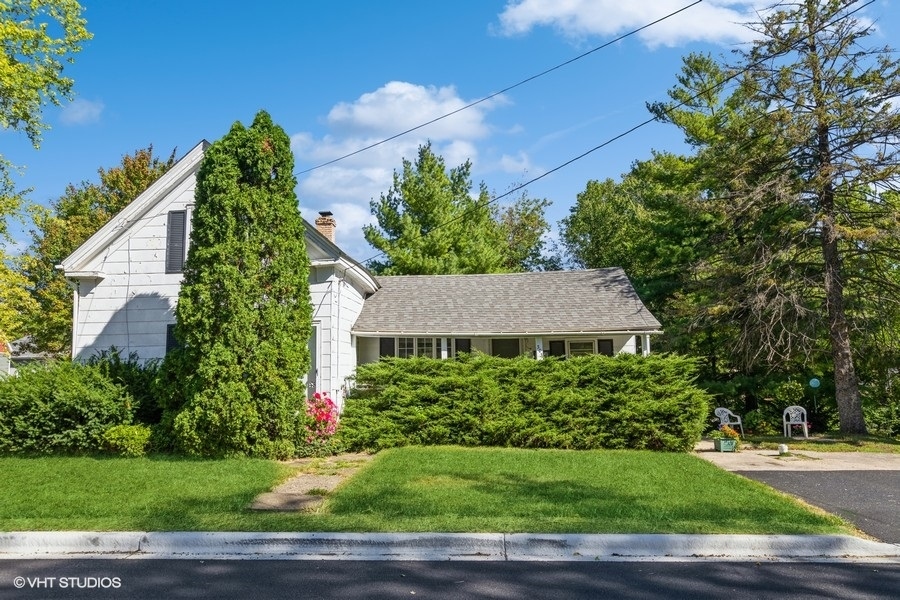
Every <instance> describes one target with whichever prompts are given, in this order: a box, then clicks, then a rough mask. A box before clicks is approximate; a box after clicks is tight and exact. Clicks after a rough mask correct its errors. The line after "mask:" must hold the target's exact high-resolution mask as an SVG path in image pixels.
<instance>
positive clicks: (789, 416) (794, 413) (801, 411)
mask: <svg viewBox="0 0 900 600" xmlns="http://www.w3.org/2000/svg"><path fill="white" fill-rule="evenodd" d="M782 422H783V423H784V437H791V430H792V429H793V428H794V425H802V426H803V437H805V438H808V437H809V429H807V427H806V409H805V408H803V407H802V406H788V407H787V408H786V409H784V415H783V416H782Z"/></svg>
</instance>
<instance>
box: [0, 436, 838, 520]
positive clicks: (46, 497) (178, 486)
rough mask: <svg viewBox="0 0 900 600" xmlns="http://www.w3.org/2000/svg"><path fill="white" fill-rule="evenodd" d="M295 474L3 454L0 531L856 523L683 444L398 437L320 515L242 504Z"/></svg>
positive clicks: (259, 467)
mask: <svg viewBox="0 0 900 600" xmlns="http://www.w3.org/2000/svg"><path fill="white" fill-rule="evenodd" d="M289 472H290V471H289V469H288V468H287V467H285V466H283V465H280V464H277V463H272V462H267V461H261V460H219V461H199V460H195V461H192V460H184V459H173V458H144V459H119V458H108V459H97V458H63V457H44V458H0V477H2V479H0V481H2V485H0V530H5V531H22V530H158V531H170V530H210V531H215V530H219V531H221V530H232V531H398V532H400V531H404V532H415V531H448V532H479V531H480V532H566V533H579V532H580V533H771V534H775V533H782V534H799V533H848V532H849V531H850V530H849V528H847V527H846V526H845V524H844V523H843V522H842V521H841V520H839V519H837V518H836V517H832V516H829V515H822V514H817V513H815V512H812V511H810V510H808V509H806V508H804V507H802V506H800V505H799V504H798V503H796V502H794V501H792V500H790V499H788V498H787V497H785V496H783V495H781V494H778V493H776V492H774V491H772V490H770V489H769V488H767V487H765V486H763V485H761V484H758V483H756V482H753V481H749V480H747V479H744V478H742V477H739V476H737V475H734V474H732V473H727V472H725V471H722V470H720V469H718V468H716V467H714V466H713V465H711V464H709V463H707V462H706V461H704V460H702V459H699V458H697V457H694V456H690V455H686V454H667V453H651V452H637V451H580V452H576V451H556V450H513V449H462V448H447V447H438V448H401V449H394V450H388V451H384V452H382V453H380V454H379V455H378V456H376V457H375V459H374V460H373V461H372V462H371V463H370V464H368V465H367V466H366V467H364V468H363V469H362V470H361V471H360V472H359V473H358V474H357V475H356V476H354V477H353V478H352V479H350V480H349V481H347V482H346V483H345V484H344V485H343V486H342V487H340V488H339V489H338V490H337V491H336V492H335V493H334V494H332V495H331V496H330V498H329V500H328V502H327V503H326V505H325V506H324V507H323V508H322V509H320V510H319V511H318V512H316V513H311V514H299V513H297V514H277V513H258V512H254V511H250V510H248V509H246V508H245V507H246V506H247V504H248V503H249V502H250V500H251V499H252V498H253V497H254V496H255V495H256V494H257V493H259V492H262V491H265V490H267V489H269V488H270V487H272V486H273V485H274V484H275V483H276V482H278V481H280V480H282V479H283V478H284V477H285V476H286V475H287V474H288V473H289Z"/></svg>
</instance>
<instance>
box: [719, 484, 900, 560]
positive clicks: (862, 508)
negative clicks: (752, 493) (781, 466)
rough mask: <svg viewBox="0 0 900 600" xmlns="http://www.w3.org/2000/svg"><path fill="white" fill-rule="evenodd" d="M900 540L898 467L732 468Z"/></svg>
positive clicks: (867, 530) (861, 526) (880, 536)
mask: <svg viewBox="0 0 900 600" xmlns="http://www.w3.org/2000/svg"><path fill="white" fill-rule="evenodd" d="M736 472H737V473H739V474H741V475H743V476H744V477H748V478H750V479H755V480H756V481H761V482H763V483H765V484H767V485H770V486H772V487H773V488H775V489H776V490H781V491H782V492H786V493H788V494H791V495H793V496H797V497H798V498H802V499H803V500H805V501H806V502H808V503H809V504H812V505H815V506H818V507H819V508H823V509H825V510H827V511H828V512H830V513H832V514H835V515H838V516H840V517H843V518H845V519H847V520H848V521H850V522H851V523H853V524H854V525H856V526H857V527H858V528H859V529H860V530H861V531H864V532H865V533H867V534H869V535H870V536H872V537H874V538H876V539H879V540H881V541H882V542H889V543H892V544H900V471H736Z"/></svg>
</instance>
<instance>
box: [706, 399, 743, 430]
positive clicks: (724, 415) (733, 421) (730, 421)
mask: <svg viewBox="0 0 900 600" xmlns="http://www.w3.org/2000/svg"><path fill="white" fill-rule="evenodd" d="M713 412H714V413H715V414H716V417H718V419H719V425H720V426H722V425H737V426H738V427H739V428H740V430H741V437H743V436H744V424H743V423H741V418H740V417H739V416H737V415H736V414H734V413H733V412H731V411H730V410H728V409H727V408H725V407H724V406H720V407H719V408H717V409H716V410H714V411H713Z"/></svg>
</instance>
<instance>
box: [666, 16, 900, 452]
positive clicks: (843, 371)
mask: <svg viewBox="0 0 900 600" xmlns="http://www.w3.org/2000/svg"><path fill="white" fill-rule="evenodd" d="M859 7H860V3H859V2H857V1H854V0H827V1H822V0H796V1H794V2H786V3H783V4H779V5H777V6H776V7H775V10H773V11H771V12H769V13H766V14H765V16H764V17H763V19H762V20H761V21H760V22H759V23H757V24H753V25H751V28H753V29H754V30H755V31H756V33H757V34H758V35H759V36H760V37H759V40H758V41H756V42H754V43H753V45H752V46H751V47H750V49H749V50H747V51H745V52H739V56H740V60H739V61H737V63H736V64H734V65H719V64H715V63H713V61H710V60H706V61H705V63H706V64H703V63H704V61H703V60H701V59H698V58H697V57H691V58H690V59H689V61H692V62H689V61H686V66H687V67H688V71H686V75H685V76H683V77H681V78H679V81H680V84H681V85H680V87H678V88H676V89H675V90H673V92H672V93H671V95H672V97H673V99H674V100H675V101H676V103H673V104H671V105H668V106H667V105H655V106H654V107H652V108H653V110H654V112H655V113H656V114H657V116H659V117H660V118H661V119H663V120H667V121H671V122H674V123H675V124H677V125H678V126H679V127H681V128H682V129H683V130H684V131H685V132H686V133H687V139H688V141H689V142H691V143H692V144H693V145H694V146H695V147H697V148H698V150H699V156H698V160H700V161H701V162H702V163H703V164H704V165H705V166H706V168H707V169H708V171H709V172H715V173H716V177H717V178H718V183H717V184H716V185H714V186H712V187H711V188H710V189H711V192H712V197H714V198H716V199H717V200H718V201H721V202H722V205H723V206H724V207H725V208H726V209H727V218H728V220H729V221H728V225H729V227H730V230H731V231H732V232H733V241H734V245H732V246H731V247H730V251H729V254H728V255H727V256H728V260H729V262H727V263H726V262H722V263H720V265H722V266H724V267H725V269H724V270H720V272H719V273H720V275H725V276H724V277H722V276H720V277H717V279H718V281H720V282H722V281H727V279H728V278H729V276H730V278H731V279H732V281H734V282H737V285H736V286H728V289H730V290H731V292H730V298H731V300H732V302H731V306H730V307H729V306H726V307H725V308H726V309H728V312H731V313H734V314H739V315H740V316H741V318H742V319H743V323H745V324H746V325H747V327H745V329H744V334H743V336H742V339H741V341H740V345H741V346H743V347H744V348H745V349H748V350H749V349H752V348H757V349H759V348H763V349H765V350H764V351H765V352H766V353H768V355H769V358H779V357H782V358H788V357H789V356H790V355H792V354H795V353H796V352H797V351H798V350H800V351H802V352H804V353H807V354H808V355H809V356H812V355H813V353H815V352H816V351H817V349H821V348H822V347H824V348H826V349H827V350H826V351H827V353H828V354H829V359H830V363H831V366H832V367H833V373H834V384H835V394H836V403H837V407H838V413H839V416H840V427H841V431H842V432H843V433H851V434H861V433H865V432H866V426H865V421H864V418H863V412H862V403H861V396H860V391H859V378H858V375H857V370H856V364H855V359H854V343H853V340H852V336H858V335H859V333H858V332H859V331H860V329H859V326H858V324H857V323H856V322H854V321H856V320H857V319H858V318H859V317H860V316H863V315H864V314H865V308H864V307H862V306H856V307H854V305H853V302H852V300H853V296H852V295H850V293H849V291H850V290H852V289H853V288H854V286H855V285H858V284H864V285H865V286H866V287H868V288H869V289H870V290H871V289H872V288H873V286H874V287H875V288H878V289H880V290H884V291H883V292H882V293H881V294H880V295H881V297H883V298H890V297H891V293H890V292H892V291H893V290H895V289H896V283H895V281H896V278H895V277H893V276H890V275H886V273H885V272H878V271H873V270H871V269H866V268H865V267H863V268H862V270H860V271H856V272H854V267H856V266H860V267H861V266H862V265H864V262H863V261H860V260H859V257H860V256H861V255H868V256H870V257H873V258H874V257H879V256H884V257H890V258H889V259H888V260H887V261H879V262H881V263H882V264H887V265H896V264H898V259H900V255H898V253H897V245H896V225H895V224H896V222H897V221H898V219H900V213H898V212H897V209H896V207H895V206H893V205H892V204H891V203H889V202H886V201H885V198H886V196H885V195H884V194H882V191H883V190H885V189H891V188H894V187H896V181H897V176H898V174H900V138H898V135H897V132H898V131H900V112H898V110H897V107H896V99H897V98H898V97H900V61H898V60H897V59H895V58H894V56H893V54H892V51H891V50H890V49H888V48H867V47H865V46H863V41H864V39H865V38H866V36H868V35H870V34H871V32H872V28H871V26H868V25H865V24H863V23H861V22H860V21H859V20H857V19H856V17H855V16H854V14H855V13H856V11H857V9H858V8H859ZM738 74H740V77H739V78H738V77H737V75H738ZM726 77H728V78H732V77H733V78H734V79H733V81H735V82H736V83H735V85H734V93H733V94H732V95H731V96H730V97H729V98H728V99H726V100H725V101H724V102H717V101H715V99H713V100H709V98H708V97H709V96H711V95H714V94H715V93H717V92H712V90H718V89H720V88H718V87H717V86H715V85H713V86H710V85H709V84H710V83H713V84H715V83H716V82H723V83H724V82H727V81H728V79H727V78H726ZM723 247H724V246H723ZM724 248H727V247H724ZM732 267H737V268H732ZM729 272H730V275H729ZM860 289H862V288H860ZM893 298H896V295H895V292H894V295H893ZM893 301H895V300H893ZM870 308H871V307H870ZM876 310H877V308H876ZM859 323H862V321H859Z"/></svg>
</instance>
